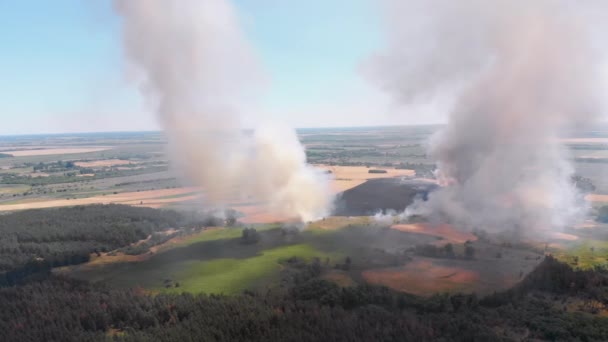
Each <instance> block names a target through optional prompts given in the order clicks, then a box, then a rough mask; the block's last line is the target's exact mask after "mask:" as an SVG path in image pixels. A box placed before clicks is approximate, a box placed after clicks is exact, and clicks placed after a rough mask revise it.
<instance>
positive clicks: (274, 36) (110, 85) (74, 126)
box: [0, 0, 390, 134]
mask: <svg viewBox="0 0 608 342" xmlns="http://www.w3.org/2000/svg"><path fill="white" fill-rule="evenodd" d="M234 2H235V4H236V5H237V7H238V10H239V14H240V16H241V18H242V23H243V26H244V28H245V31H246V35H247V37H248V38H249V39H250V40H251V42H252V45H253V46H254V49H255V50H256V53H257V54H259V56H260V58H261V61H262V63H263V67H264V69H265V71H266V72H267V73H268V75H269V78H270V87H269V89H268V90H267V91H266V92H265V93H263V94H262V95H261V96H262V97H261V99H260V103H261V104H262V111H263V112H264V114H263V116H265V117H266V118H268V119H272V120H281V121H284V122H286V123H288V124H290V125H293V126H296V127H314V126H351V125H374V124H378V125H379V124H386V123H387V122H388V120H390V118H387V116H386V114H385V113H383V109H382V108H381V106H376V104H377V103H381V102H382V101H383V99H382V96H381V95H380V94H379V93H378V92H377V91H376V90H375V89H373V87H371V86H369V85H368V84H367V82H366V81H365V80H364V79H363V77H362V76H361V75H360V72H359V68H360V65H361V63H362V62H363V61H364V60H365V59H366V58H368V56H369V55H370V54H371V53H373V52H374V51H375V50H376V49H379V48H380V47H381V45H382V41H383V34H382V26H381V22H380V18H379V13H378V10H379V9H378V8H376V5H375V2H374V1H373V0H334V1H323V0H308V1H295V0H294V1H286V0H255V1H252V0H234ZM0 23H2V29H1V30H0V79H1V80H2V81H1V82H0V94H1V95H0V97H1V100H0V114H1V115H2V124H1V125H0V134H21V133H49V132H78V131H117V130H118V131H119V130H152V129H158V124H157V120H156V117H155V116H154V114H153V113H150V112H148V111H147V110H146V109H145V108H144V106H142V104H141V98H140V96H139V94H138V92H137V89H136V88H135V87H134V85H133V84H129V83H128V82H127V81H126V79H125V77H124V70H125V65H124V61H123V59H122V52H121V44H120V27H119V20H118V18H117V17H116V16H115V14H114V13H113V12H112V7H111V3H110V1H104V0H96V1H84V0H54V1H39V0H0Z"/></svg>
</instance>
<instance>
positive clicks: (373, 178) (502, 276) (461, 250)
mask: <svg viewBox="0 0 608 342" xmlns="http://www.w3.org/2000/svg"><path fill="white" fill-rule="evenodd" d="M436 129H437V127H436V126H421V127H380V128H356V129H350V128H345V129H340V128H334V129H307V130H300V131H299V134H300V139H301V141H302V142H303V144H305V146H306V150H307V156H308V158H309V161H310V162H312V163H313V164H314V165H315V166H316V167H318V168H319V169H321V170H324V171H325V172H326V173H328V174H330V176H331V178H332V181H331V187H332V190H333V192H334V193H335V194H336V195H338V198H340V199H343V200H344V201H345V202H344V203H346V204H347V205H349V206H351V205H353V204H352V201H355V202H361V201H372V202H375V201H377V203H385V202H386V201H387V200H388V201H389V202H390V201H395V200H396V199H392V198H391V197H390V196H389V195H388V194H387V191H388V190H387V189H391V188H395V184H400V185H399V186H401V187H403V189H402V190H399V191H403V192H399V193H398V194H397V195H399V196H410V195H412V196H413V195H414V194H415V193H411V189H418V188H416V187H417V186H422V188H424V189H426V190H424V191H431V190H432V189H433V187H435V186H437V185H436V184H435V183H436V182H435V180H434V179H433V178H434V175H433V173H432V171H433V170H434V167H435V166H434V164H433V162H432V161H431V159H430V158H429V157H428V156H427V155H426V151H427V147H428V141H429V138H430V137H431V135H432V134H433V133H434V132H435V131H436ZM602 139H606V138H605V137H595V136H594V137H587V138H584V137H572V138H565V139H564V142H565V143H566V144H567V147H568V148H569V151H570V153H571V156H572V158H573V160H574V162H575V167H576V170H577V174H578V173H580V175H581V176H582V177H585V178H589V179H591V182H592V183H593V185H594V186H595V189H594V190H593V191H592V192H591V193H589V194H588V195H587V200H588V201H589V203H590V204H591V207H592V215H595V211H597V210H599V208H601V207H602V206H603V205H605V204H608V187H607V186H608V185H607V184H606V183H605V180H604V177H603V171H602V170H603V167H604V166H606V167H608V163H603V161H602V159H603V158H604V156H605V155H606V156H607V157H608V145H605V144H604V141H603V140H602ZM0 150H1V152H0V153H3V154H4V158H0V179H1V183H0V215H8V214H10V213H11V212H18V211H21V210H27V209H39V210H49V209H51V208H69V207H73V206H81V205H94V204H121V205H128V206H132V207H147V208H155V209H174V210H177V211H178V212H191V211H192V212H200V211H204V210H207V209H209V208H206V206H205V189H200V188H194V187H191V186H189V184H188V183H187V182H185V181H183V180H182V179H181V178H180V177H179V174H178V173H177V172H175V170H174V169H173V168H172V164H171V160H170V158H169V156H168V155H167V154H166V151H167V142H166V140H165V138H164V137H163V136H162V135H161V134H159V133H154V132H151V133H115V134H82V135H65V136H48V137H43V138H42V137H39V136H30V137H4V138H1V139H0ZM387 182H395V183H394V184H393V183H390V184H389V183H387ZM387 186H388V187H387ZM422 188H421V189H422ZM374 189H376V190H374ZM415 191H421V190H415ZM387 196H388V197H387ZM380 197H382V198H384V199H381V198H380ZM338 203H340V202H338ZM398 203H399V204H398V205H397V207H396V208H395V210H403V209H404V207H405V205H406V204H403V203H401V202H398ZM404 203H405V202H404ZM383 205H384V204H383ZM229 209H230V210H232V213H233V214H232V215H234V218H235V222H233V223H235V224H236V225H228V226H224V225H220V226H215V227H214V226H205V227H199V228H201V230H199V231H190V230H184V229H182V228H180V227H172V228H171V229H170V230H167V231H165V232H164V233H162V234H165V235H158V234H161V233H157V236H156V237H155V238H156V239H157V240H159V241H160V242H159V243H158V244H153V245H151V246H148V247H146V248H140V247H141V246H143V245H146V244H149V242H148V241H149V240H150V238H151V236H149V237H148V238H147V239H145V240H142V241H140V242H139V243H136V244H132V245H131V246H126V247H123V248H119V249H117V250H115V251H106V252H103V253H97V254H96V253H93V254H91V256H90V260H89V261H88V262H86V263H81V264H77V265H68V266H62V267H58V268H56V269H55V270H54V273H57V274H63V275H67V276H69V277H73V278H76V279H84V280H89V281H92V282H101V283H106V284H110V285H112V286H117V287H121V288H131V287H139V288H142V289H144V290H146V291H149V292H150V293H160V292H176V293H179V292H184V291H185V292H193V293H199V292H204V293H224V294H235V293H239V292H241V291H243V290H245V289H265V288H268V287H276V286H280V285H281V282H282V281H283V280H282V279H283V275H282V274H283V272H284V271H285V269H286V268H288V267H287V266H286V264H285V263H286V262H287V260H290V258H292V257H296V258H299V259H301V260H304V261H305V262H312V261H314V260H319V261H320V262H321V263H322V264H323V267H324V268H325V269H326V271H325V273H324V274H323V278H324V279H326V280H329V281H331V282H333V283H336V284H338V285H339V286H355V285H356V284H364V283H371V284H377V285H383V286H387V287H389V288H392V289H394V290H397V291H404V292H408V293H414V294H417V295H422V296H430V295H432V294H434V293H436V292H477V293H480V294H484V293H492V292H494V291H497V290H503V289H507V288H509V287H511V286H513V285H514V284H516V283H517V282H518V281H520V280H521V279H522V278H523V277H525V275H526V274H528V273H529V272H531V271H532V269H533V268H534V267H535V266H536V265H537V264H538V263H539V262H540V260H541V257H542V256H543V255H544V254H545V253H551V254H553V255H556V257H557V258H559V259H560V260H562V261H565V262H567V263H569V264H571V265H572V266H574V267H578V268H581V269H589V268H593V267H597V266H598V265H599V266H602V267H603V265H606V264H607V263H608V261H607V260H608V254H607V253H608V246H605V243H604V242H603V241H606V237H607V236H604V233H603V231H604V230H605V226H604V225H603V224H598V223H596V222H595V221H593V220H592V219H591V220H590V223H589V226H588V227H586V228H584V229H583V228H580V229H578V228H577V229H574V228H573V229H570V230H568V231H565V232H563V233H559V234H554V235H553V236H550V237H545V238H542V239H538V240H536V241H531V242H530V243H529V244H526V245H517V246H514V245H513V244H512V242H511V241H509V240H508V239H507V240H505V239H504V238H503V237H500V236H488V235H483V238H480V237H479V236H478V235H476V234H474V233H472V232H470V231H467V230H462V229H457V228H455V227H452V226H450V225H447V224H430V223H425V222H407V221H400V219H399V218H397V217H393V218H391V219H390V220H388V221H387V220H386V219H385V218H379V217H374V216H373V212H371V213H370V212H363V211H362V210H363V209H361V208H358V207H356V206H353V207H351V208H350V209H351V210H350V211H348V210H347V211H345V212H349V214H348V215H343V216H336V215H334V216H328V217H325V218H323V219H321V220H318V221H314V222H308V223H305V224H303V223H297V222H294V221H293V219H291V218H288V217H281V216H280V215H276V214H273V213H270V212H268V210H267V209H266V208H265V207H264V206H263V204H262V203H255V202H251V201H246V200H243V199H239V198H238V197H235V200H234V202H233V203H231V205H230V206H229ZM245 228H253V229H255V230H256V232H257V233H256V234H257V235H256V236H257V237H258V239H259V240H257V241H256V242H255V243H251V244H249V243H244V242H243V236H242V234H243V230H244V229H245ZM162 236H166V238H162ZM146 246H147V245H146ZM125 248H126V249H125ZM139 249H141V250H142V251H144V252H141V253H140V252H136V251H139ZM471 250H473V251H474V252H470V251H471ZM467 253H473V255H469V254H467ZM347 260H348V261H347Z"/></svg>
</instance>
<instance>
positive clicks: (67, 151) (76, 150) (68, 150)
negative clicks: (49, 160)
mask: <svg viewBox="0 0 608 342" xmlns="http://www.w3.org/2000/svg"><path fill="white" fill-rule="evenodd" d="M109 149H111V147H88V148H77V147H70V148H47V149H39V150H20V151H2V153H7V154H11V155H13V157H30V156H48V155H52V154H74V153H89V152H99V151H105V150H109Z"/></svg>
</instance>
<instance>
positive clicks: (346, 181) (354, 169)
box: [314, 164, 416, 193]
mask: <svg viewBox="0 0 608 342" xmlns="http://www.w3.org/2000/svg"><path fill="white" fill-rule="evenodd" d="M314 166H315V167H317V168H319V169H321V170H329V171H331V172H332V177H333V180H332V181H331V189H332V191H333V192H334V193H339V192H343V191H345V190H348V189H351V188H354V187H356V186H358V185H361V184H363V183H365V182H366V181H367V180H369V179H375V178H395V177H413V176H415V175H416V171H414V170H398V169H391V168H380V169H382V170H386V173H369V170H373V169H378V168H368V167H366V166H339V165H334V166H332V165H323V164H320V165H314Z"/></svg>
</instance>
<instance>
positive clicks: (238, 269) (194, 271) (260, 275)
mask: <svg viewBox="0 0 608 342" xmlns="http://www.w3.org/2000/svg"><path fill="white" fill-rule="evenodd" d="M294 256H295V257H299V258H303V259H306V260H310V259H312V258H313V257H320V258H324V257H326V254H324V253H321V252H319V251H318V250H316V249H314V248H313V247H312V246H309V245H306V244H297V245H291V246H284V247H277V248H273V249H267V250H264V251H262V252H261V255H258V256H254V257H251V258H246V259H217V260H212V261H202V262H201V261H189V262H185V263H183V264H181V265H180V266H181V267H180V268H181V270H180V271H177V272H174V273H173V278H174V281H175V282H179V284H180V287H170V288H164V287H157V288H154V289H153V290H157V291H161V292H183V291H186V292H192V293H199V292H206V293H223V294H234V293H238V292H240V291H242V290H244V289H247V288H249V287H251V286H252V285H253V284H255V283H259V282H263V283H265V284H268V285H273V284H274V283H276V282H278V281H279V271H280V269H281V265H280V264H279V261H281V260H285V259H288V258H290V257H294Z"/></svg>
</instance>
